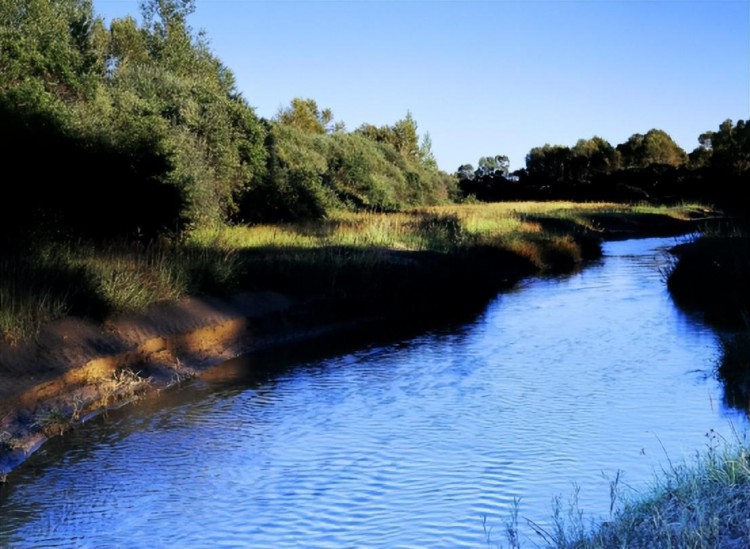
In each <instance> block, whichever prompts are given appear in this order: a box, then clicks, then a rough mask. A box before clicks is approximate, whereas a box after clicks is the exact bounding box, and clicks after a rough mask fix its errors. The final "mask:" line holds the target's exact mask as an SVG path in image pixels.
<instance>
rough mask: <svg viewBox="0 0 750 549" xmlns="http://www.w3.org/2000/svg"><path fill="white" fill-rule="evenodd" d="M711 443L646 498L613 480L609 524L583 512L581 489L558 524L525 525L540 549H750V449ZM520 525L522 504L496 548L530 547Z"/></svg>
mask: <svg viewBox="0 0 750 549" xmlns="http://www.w3.org/2000/svg"><path fill="white" fill-rule="evenodd" d="M706 436H707V439H708V444H707V447H706V449H704V450H702V451H699V452H696V454H695V455H694V456H693V458H692V459H691V460H690V461H687V460H684V461H682V462H678V463H675V462H673V461H672V460H671V459H669V458H668V459H667V462H668V465H667V467H665V468H664V469H663V470H662V471H660V472H659V473H658V474H657V475H656V476H655V478H654V479H653V481H652V484H651V485H650V486H649V487H648V488H647V489H646V490H645V491H639V492H636V491H634V490H633V489H629V488H623V486H622V480H621V475H620V473H619V472H618V474H617V475H616V476H615V478H613V479H611V480H610V509H609V516H608V517H607V518H606V519H604V520H596V519H592V518H590V517H588V516H587V514H586V513H585V510H584V509H582V508H581V506H580V504H579V500H578V489H577V488H576V487H574V489H573V492H572V493H571V495H570V496H569V497H568V498H567V499H564V498H563V497H562V496H557V497H555V498H554V499H553V505H552V516H551V518H550V520H548V521H547V522H546V523H545V524H543V525H542V524H538V523H536V522H534V521H531V520H529V519H522V520H526V522H527V524H528V526H529V527H530V529H531V530H532V531H533V532H534V534H535V535H536V536H537V539H536V540H534V542H533V546H534V547H549V548H556V549H611V548H627V549H647V548H655V547H658V548H662V547H665V548H674V549H715V548H717V547H722V548H728V549H733V548H737V549H740V548H745V547H750V515H749V514H748V509H749V508H750V447H748V444H747V441H744V440H740V438H739V437H737V438H736V440H733V441H727V440H725V439H723V438H721V437H720V436H719V435H718V434H717V433H715V432H714V431H710V432H709V433H707V435H706ZM518 517H519V510H518V502H516V503H515V505H514V507H513V508H512V509H511V510H510V519H509V520H508V523H507V528H506V542H507V545H503V544H502V543H501V542H498V543H495V544H494V546H495V547H509V548H511V549H519V548H521V547H523V546H524V543H523V540H522V538H521V536H520V534H519V526H518V524H519V518H518ZM486 533H487V528H486V526H485V534H486ZM538 540H541V543H539V542H538ZM488 541H489V538H488ZM488 545H490V543H489V542H488Z"/></svg>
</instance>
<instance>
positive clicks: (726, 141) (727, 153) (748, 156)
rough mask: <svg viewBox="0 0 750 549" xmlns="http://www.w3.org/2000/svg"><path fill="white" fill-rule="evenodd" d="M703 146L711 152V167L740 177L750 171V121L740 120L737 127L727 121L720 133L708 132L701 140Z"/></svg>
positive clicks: (722, 125)
mask: <svg viewBox="0 0 750 549" xmlns="http://www.w3.org/2000/svg"><path fill="white" fill-rule="evenodd" d="M699 142H700V143H701V146H702V147H703V148H705V149H707V150H710V151H711V166H713V167H714V168H717V169H719V170H722V171H725V172H727V173H731V174H733V175H740V174H742V173H744V172H746V171H748V170H750V120H747V121H745V120H738V121H737V125H736V126H735V125H734V123H733V122H732V120H731V119H727V120H725V121H724V122H722V123H721V125H720V126H719V131H716V132H706V133H704V134H701V136H700V138H699Z"/></svg>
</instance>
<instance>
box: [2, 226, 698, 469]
mask: <svg viewBox="0 0 750 549" xmlns="http://www.w3.org/2000/svg"><path fill="white" fill-rule="evenodd" d="M609 223H610V224H611V225H612V227H610V230H609V231H606V224H604V223H602V225H603V226H605V231H604V233H603V235H602V236H607V232H609V236H612V237H620V238H622V237H623V236H624V235H625V234H627V236H629V237H632V236H636V235H640V236H647V235H650V234H651V233H657V234H664V233H665V232H671V233H672V234H677V233H679V232H683V233H684V232H688V231H690V230H693V229H694V228H695V226H696V222H695V220H693V222H685V223H676V222H675V221H674V220H671V222H670V223H669V224H668V226H666V227H665V226H662V223H663V221H662V220H659V223H658V224H657V225H656V226H649V227H645V228H644V227H643V226H640V229H641V231H638V230H637V229H638V227H633V226H631V225H630V224H629V223H628V224H626V225H625V226H622V223H620V222H618V223H612V221H611V220H609ZM680 229H682V230H680ZM584 252H585V250H584ZM506 255H507V254H501V255H500V256H498V255H497V253H496V252H494V251H492V250H484V251H483V250H478V251H477V252H476V253H475V254H474V255H470V256H463V257H461V258H460V259H456V258H453V259H446V258H443V259H441V261H437V260H436V258H434V257H431V256H429V254H428V256H420V257H421V258H422V259H421V261H417V262H416V265H417V266H418V267H420V268H419V269H415V268H414V266H413V265H411V263H409V264H408V265H406V267H409V268H410V269H411V270H409V269H406V267H404V265H401V263H398V262H397V263H398V266H400V267H399V269H398V271H397V272H396V273H395V274H394V273H391V274H392V275H393V276H394V277H395V278H394V280H397V281H398V284H397V286H398V288H399V289H398V290H397V289H396V286H393V287H391V286H388V285H385V286H384V288H380V289H378V290H377V291H376V292H375V293H374V294H373V295H370V296H368V297H367V298H366V299H363V300H360V301H357V299H356V296H357V295H358V294H357V293H356V292H354V295H353V296H348V297H347V296H341V297H339V298H337V299H331V298H327V299H321V298H312V297H309V298H304V299H303V298H291V297H289V296H286V295H282V294H280V293H275V292H268V291H267V292H252V293H242V294H238V295H235V296H234V297H232V298H228V299H214V298H185V299H181V300H179V301H175V302H169V303H159V304H155V305H153V306H151V307H150V308H148V309H147V310H146V311H145V312H144V313H142V314H131V315H125V316H121V317H118V318H115V319H111V320H109V321H107V322H105V323H104V324H103V325H99V324H96V323H93V322H89V321H86V320H83V319H79V318H65V319H62V320H59V321H56V322H53V323H51V324H50V325H47V326H45V327H44V328H43V329H42V330H41V332H40V333H39V334H38V336H37V337H36V338H35V339H34V340H33V341H31V342H27V343H25V344H20V345H10V344H0V482H2V481H4V480H5V479H6V476H7V473H8V472H9V471H11V470H12V469H13V468H14V467H16V466H17V465H18V464H20V463H21V462H22V461H23V460H25V459H26V458H27V457H28V456H29V455H30V454H31V453H32V452H33V451H34V450H35V449H37V448H38V447H39V446H40V445H41V444H42V443H43V442H44V441H45V440H46V439H47V438H49V437H50V436H55V435H58V434H61V433H63V432H65V431H66V430H67V429H69V428H70V427H71V426H73V425H75V424H76V423H78V422H81V421H85V420H86V419H88V418H90V417H92V416H94V415H97V414H99V413H102V412H105V411H106V410H107V409H109V408H112V407H116V406H120V405H122V404H123V403H126V402H129V401H131V400H133V399H134V398H137V397H138V396H139V395H141V394H143V393H145V392H149V391H158V390H161V389H164V388H166V387H168V386H171V385H174V384H176V383H179V382H180V381H182V380H185V379H188V378H191V377H194V376H195V375H197V374H198V373H199V372H201V371H202V370H204V369H206V368H207V367H209V366H211V365H214V364H218V363H219V362H223V361H225V360H228V359H230V358H233V357H236V356H239V355H241V354H245V353H248V352H252V351H255V350H260V349H263V348H267V347H270V346H273V345H284V344H290V343H294V342H298V341H302V340H306V339H311V338H315V337H318V336H322V335H325V334H329V333H334V332H344V331H347V330H353V329H356V328H357V327H361V326H364V325H368V326H372V325H373V323H374V322H376V321H378V320H379V319H380V320H382V319H383V318H391V319H394V318H397V319H398V318H400V317H409V318H410V319H413V318H418V317H430V318H432V317H435V316H440V315H441V314H445V313H446V311H447V312H448V313H450V312H451V311H453V313H454V314H455V312H456V311H457V310H458V309H460V308H461V307H462V306H463V305H465V304H467V303H472V304H473V303H478V302H480V301H482V300H485V301H486V298H487V297H488V296H490V294H494V293H496V292H497V291H499V290H500V289H501V288H502V287H508V286H511V285H513V284H514V282H515V281H517V280H518V279H520V278H522V277H524V276H528V275H530V274H533V269H531V268H530V267H529V266H528V265H525V264H518V262H517V261H515V262H514V261H509V258H508V257H506ZM582 255H583V256H584V257H592V256H593V255H594V251H593V250H589V251H588V253H583V254H582ZM571 268H575V266H571V265H567V264H566V265H560V270H570V269H571ZM404 269H406V270H404ZM396 275H398V276H396ZM457 281H458V282H457ZM394 284H395V283H394ZM415 284H417V286H415ZM378 291H379V292H380V293H381V294H383V295H381V294H378V293H377V292H378ZM383 292H385V294H384V293H383ZM446 292H447V293H446ZM360 293H362V292H361V289H360ZM365 293H367V292H365ZM378 295H381V297H380V298H378V297H377V296H378ZM353 297H354V299H352V298H353ZM360 297H361V296H360ZM386 297H387V299H383V298H386ZM342 303H345V304H343V305H342ZM363 305H364V306H363ZM370 305H372V307H370ZM410 315H411V316H410Z"/></svg>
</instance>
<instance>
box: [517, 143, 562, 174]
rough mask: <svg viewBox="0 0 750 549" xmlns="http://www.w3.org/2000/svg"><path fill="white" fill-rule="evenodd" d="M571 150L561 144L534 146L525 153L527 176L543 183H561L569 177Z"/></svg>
mask: <svg viewBox="0 0 750 549" xmlns="http://www.w3.org/2000/svg"><path fill="white" fill-rule="evenodd" d="M571 157H572V151H571V150H570V148H569V147H564V146H562V145H549V144H546V145H544V146H543V147H534V148H533V149H531V151H529V154H527V155H526V172H527V173H528V176H529V178H531V179H533V180H536V181H539V182H545V183H562V182H565V181H568V180H569V179H570V159H571Z"/></svg>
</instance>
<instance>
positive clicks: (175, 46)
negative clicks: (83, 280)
mask: <svg viewBox="0 0 750 549" xmlns="http://www.w3.org/2000/svg"><path fill="white" fill-rule="evenodd" d="M194 9H195V3H194V0H144V1H143V2H141V21H140V22H137V21H136V20H135V19H134V18H133V17H124V18H120V19H115V20H113V21H111V22H110V23H109V25H105V23H104V21H103V19H102V18H101V17H98V16H97V15H96V14H95V13H94V10H93V4H92V1H91V0H0V146H1V147H2V151H3V154H4V159H5V166H4V174H5V175H4V178H3V181H4V184H3V191H4V196H3V199H2V200H1V201H0V235H2V236H0V238H3V239H4V240H5V241H6V242H15V241H17V240H18V238H27V239H28V238H34V237H35V235H39V234H44V235H45V236H54V235H56V234H60V235H63V236H69V235H72V234H73V235H96V236H110V235H111V236H115V235H133V234H138V235H154V234H156V233H158V232H161V231H164V230H166V231H171V232H175V233H179V232H180V231H183V230H184V229H186V228H189V227H193V226H201V225H206V224H212V223H222V222H227V221H258V220H284V219H299V218H304V217H321V216H324V215H325V214H326V212H327V211H330V209H332V208H351V209H360V208H367V209H373V210H391V209H399V208H403V207H406V206H411V205H421V204H431V203H436V202H440V201H445V200H448V199H449V198H450V197H451V196H453V195H455V193H456V189H457V188H456V184H455V178H453V177H452V176H450V175H448V174H446V173H444V172H441V171H439V170H438V169H437V166H436V164H435V162H434V158H433V157H432V155H431V152H430V150H429V147H430V144H429V136H425V139H423V140H422V141H421V142H420V139H419V135H418V133H417V124H416V122H415V121H414V120H413V118H412V117H411V115H410V114H408V113H407V115H406V117H405V118H404V119H403V120H400V121H397V122H396V123H395V124H393V125H392V126H383V127H375V126H371V125H364V126H362V127H361V128H358V129H356V130H354V131H350V132H347V131H346V129H345V127H344V125H343V124H342V123H335V122H334V121H333V114H332V113H331V111H330V110H329V109H320V108H319V107H318V106H317V104H316V103H315V101H314V100H310V99H299V98H298V99H294V100H293V101H292V103H291V105H290V106H289V107H288V108H286V109H282V110H281V111H280V112H279V113H278V114H277V116H276V117H274V118H273V119H270V120H265V119H262V118H259V117H258V116H257V115H256V113H255V111H254V110H253V108H251V107H250V106H249V105H248V103H247V101H246V100H245V98H243V97H242V95H241V94H240V93H239V91H238V90H237V87H236V84H235V80H234V76H233V74H232V72H231V70H230V69H229V68H228V67H226V66H225V65H224V64H223V63H222V62H221V60H220V59H218V58H217V57H216V56H215V55H214V54H213V53H212V52H211V50H210V47H209V44H208V40H207V38H206V36H205V35H204V34H203V33H202V32H196V31H195V30H193V29H192V28H191V27H190V25H189V24H188V18H189V16H190V14H191V13H192V12H193V11H194ZM91 204H94V205H95V207H93V208H92V207H91Z"/></svg>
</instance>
